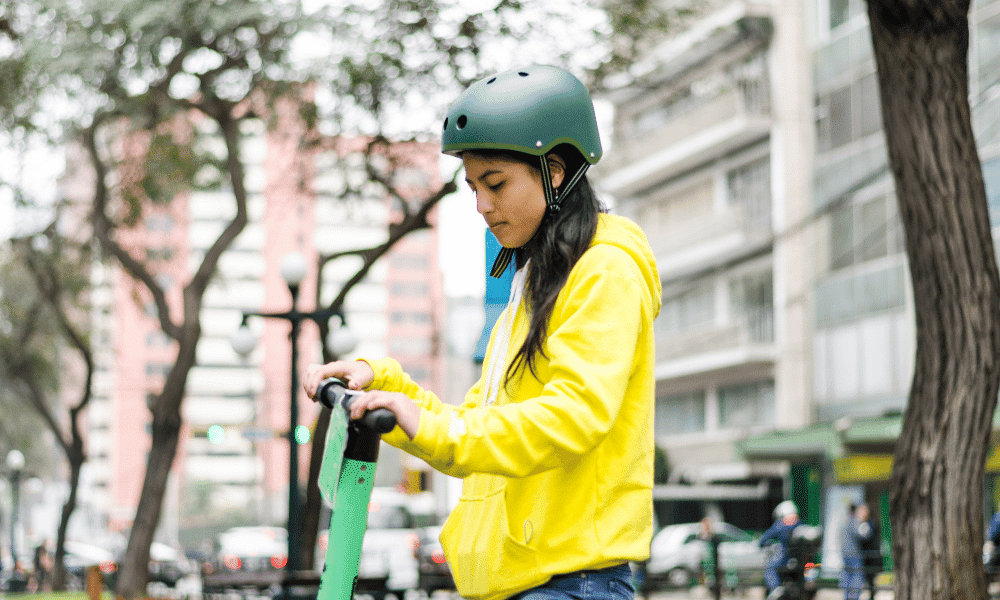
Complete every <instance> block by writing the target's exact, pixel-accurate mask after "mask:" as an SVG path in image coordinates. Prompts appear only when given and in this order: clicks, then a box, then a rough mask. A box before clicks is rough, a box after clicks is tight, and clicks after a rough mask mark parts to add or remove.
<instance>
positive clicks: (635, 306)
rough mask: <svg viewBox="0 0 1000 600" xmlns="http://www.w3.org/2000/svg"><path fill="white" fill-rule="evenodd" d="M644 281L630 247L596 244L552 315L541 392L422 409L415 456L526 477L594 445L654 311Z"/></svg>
mask: <svg viewBox="0 0 1000 600" xmlns="http://www.w3.org/2000/svg"><path fill="white" fill-rule="evenodd" d="M641 281H642V276H641V274H640V273H639V271H638V266H637V265H636V263H635V260H634V259H633V258H632V257H631V256H630V255H629V254H628V253H626V252H625V251H624V250H622V249H620V248H617V247H612V246H609V245H600V246H595V247H594V248H591V250H589V251H588V252H586V253H585V254H584V255H583V257H581V259H580V261H579V262H578V263H577V265H576V266H575V267H574V269H573V271H572V272H571V273H570V276H569V279H568V280H567V282H566V285H565V286H564V288H563V290H562V292H560V298H559V300H558V301H557V302H556V305H555V308H554V309H553V312H552V316H551V319H550V322H549V333H548V338H547V339H546V343H545V348H544V350H545V354H546V356H547V357H548V359H549V363H548V366H547V368H546V370H545V372H546V374H547V377H546V379H547V381H546V382H545V384H544V386H543V387H542V391H541V394H540V395H538V396H537V397H534V398H528V399H524V400H522V401H520V402H514V403H511V404H505V405H502V406H491V407H485V408H483V407H477V406H467V407H462V408H458V409H451V410H449V409H448V408H447V407H446V408H445V410H439V411H435V410H432V409H431V408H429V407H423V408H422V410H421V416H420V427H419V430H418V432H417V435H416V437H414V439H413V441H412V448H413V450H414V451H413V453H414V454H416V455H417V456H420V457H421V458H424V459H425V460H427V461H428V462H429V463H430V464H432V465H434V466H438V465H442V466H445V467H446V468H447V471H446V472H459V473H465V474H468V473H471V472H483V473H493V474H497V475H504V476H507V477H525V476H528V475H532V474H535V473H540V472H542V471H545V470H548V469H550V468H553V467H556V466H562V465H565V464H566V462H567V461H571V460H573V459H574V457H577V456H579V455H582V454H583V453H585V452H587V451H589V450H591V449H592V448H594V447H595V446H596V445H597V444H598V443H599V442H600V441H601V440H602V439H603V437H604V436H605V435H606V434H607V432H608V431H609V430H610V429H611V427H612V425H613V424H614V422H615V419H616V418H617V416H618V411H619V409H620V407H621V405H622V402H623V396H624V391H625V389H626V387H627V383H628V380H629V377H630V376H631V374H632V372H633V369H634V365H635V363H636V349H637V340H638V337H639V331H640V328H641V327H642V323H643V320H644V315H647V318H648V315H649V314H650V313H651V312H652V309H651V306H646V305H651V303H652V300H651V295H650V293H649V290H648V289H646V287H647V286H644V285H642V284H640V282H641ZM522 376H523V377H531V376H532V375H531V374H530V372H529V373H526V374H523V375H522ZM408 450H409V449H408Z"/></svg>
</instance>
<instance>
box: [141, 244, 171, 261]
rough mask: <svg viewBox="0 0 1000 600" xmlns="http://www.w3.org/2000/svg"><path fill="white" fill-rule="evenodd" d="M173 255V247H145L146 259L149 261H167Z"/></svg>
mask: <svg viewBox="0 0 1000 600" xmlns="http://www.w3.org/2000/svg"><path fill="white" fill-rule="evenodd" d="M173 257H174V249H173V248H169V247H166V246H164V247H161V248H146V260H147V261H150V262H156V261H163V262H166V261H169V260H170V259H171V258H173Z"/></svg>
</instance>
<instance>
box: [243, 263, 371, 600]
mask: <svg viewBox="0 0 1000 600" xmlns="http://www.w3.org/2000/svg"><path fill="white" fill-rule="evenodd" d="M307 270H308V267H307V265H306V260H305V258H304V257H303V256H302V255H301V254H299V253H297V252H295V253H292V254H289V255H287V256H285V257H284V259H282V261H281V277H282V278H283V279H284V280H285V283H286V284H287V285H288V291H289V293H290V294H291V296H292V307H291V309H289V310H287V311H285V312H275V313H265V312H244V313H243V322H242V323H241V324H240V327H239V329H237V330H236V332H235V333H234V334H233V336H232V340H231V341H232V344H233V349H234V350H235V351H236V353H237V354H240V355H241V356H244V357H246V356H248V355H249V354H250V352H251V351H252V350H253V348H254V346H256V343H257V340H256V338H255V337H254V335H253V333H252V332H251V331H250V328H249V327H248V326H247V319H248V318H249V317H263V318H265V319H283V320H285V321H288V322H290V323H291V325H292V332H291V335H290V336H289V338H290V340H291V346H292V365H291V386H290V389H291V397H290V402H291V403H290V405H289V411H288V412H289V428H288V444H289V451H290V452H289V459H288V562H287V563H286V565H285V579H286V580H287V579H290V578H291V576H292V574H293V573H295V572H296V571H299V570H300V569H301V565H300V558H301V555H302V552H301V528H302V527H301V518H300V516H301V515H300V511H301V496H300V492H299V481H298V472H299V453H298V447H299V440H298V438H297V437H296V428H297V427H298V424H299V403H298V395H299V378H298V371H297V369H296V367H297V365H298V360H299V349H298V338H299V331H300V330H301V325H302V322H303V321H305V320H307V319H309V320H312V321H314V322H315V323H316V324H317V325H320V324H322V323H326V322H328V321H329V320H330V319H331V318H333V317H334V316H337V317H340V322H341V325H340V328H339V329H338V330H336V331H333V330H331V335H330V337H329V338H328V339H327V342H328V344H329V343H330V342H333V344H334V346H333V348H332V350H333V351H334V352H335V353H336V354H346V353H347V352H350V351H351V350H353V349H354V346H355V344H356V341H355V340H354V338H353V335H351V333H350V331H349V330H348V329H347V326H346V322H345V321H344V315H343V314H342V313H341V312H340V311H338V310H330V309H323V310H315V311H312V312H299V311H298V310H296V308H295V305H296V302H297V301H298V296H299V285H300V284H301V283H302V280H303V279H305V276H306V272H307ZM283 587H285V588H286V589H285V594H284V595H285V596H286V597H288V594H287V585H285V586H283Z"/></svg>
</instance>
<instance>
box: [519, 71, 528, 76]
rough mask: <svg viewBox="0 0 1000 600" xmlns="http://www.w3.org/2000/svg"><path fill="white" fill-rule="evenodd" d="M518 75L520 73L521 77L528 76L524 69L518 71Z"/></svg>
mask: <svg viewBox="0 0 1000 600" xmlns="http://www.w3.org/2000/svg"><path fill="white" fill-rule="evenodd" d="M518 75H520V76H521V77H527V76H528V74H527V73H525V72H524V71H520V72H518Z"/></svg>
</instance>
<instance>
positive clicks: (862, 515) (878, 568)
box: [855, 503, 883, 600]
mask: <svg viewBox="0 0 1000 600" xmlns="http://www.w3.org/2000/svg"><path fill="white" fill-rule="evenodd" d="M855 513H856V515H857V519H858V523H859V524H861V527H862V528H863V529H864V530H865V531H866V535H863V536H861V559H862V563H863V564H864V574H865V589H867V590H868V598H870V599H872V600H874V598H875V578H876V577H878V575H879V573H881V572H882V568H883V567H882V535H881V530H880V528H879V525H878V521H877V520H876V519H875V518H874V517H873V516H872V513H871V509H870V508H869V507H868V505H867V504H864V503H862V504H859V505H858V508H857V510H856V511H855Z"/></svg>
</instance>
